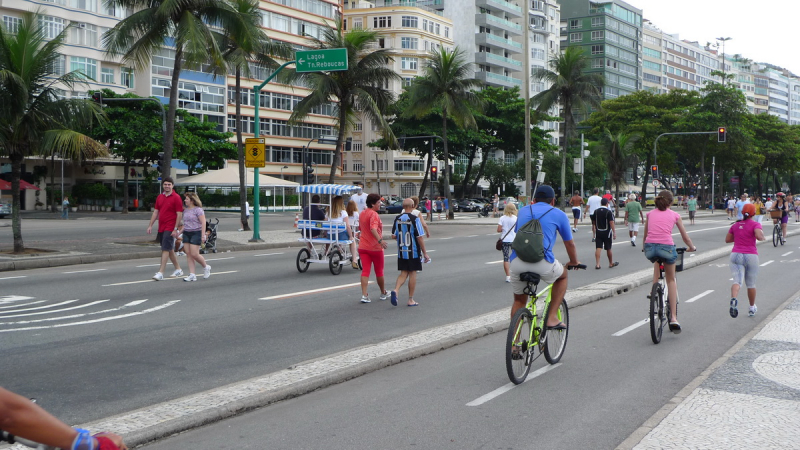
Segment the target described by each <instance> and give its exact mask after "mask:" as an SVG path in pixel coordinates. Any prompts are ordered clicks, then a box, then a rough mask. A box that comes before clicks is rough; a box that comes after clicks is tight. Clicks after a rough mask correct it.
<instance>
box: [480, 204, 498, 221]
mask: <svg viewBox="0 0 800 450" xmlns="http://www.w3.org/2000/svg"><path fill="white" fill-rule="evenodd" d="M492 211H494V205H492V203H491V202H487V203H486V204H484V205H483V209H482V210H480V211H478V217H489V214H491V213H492Z"/></svg>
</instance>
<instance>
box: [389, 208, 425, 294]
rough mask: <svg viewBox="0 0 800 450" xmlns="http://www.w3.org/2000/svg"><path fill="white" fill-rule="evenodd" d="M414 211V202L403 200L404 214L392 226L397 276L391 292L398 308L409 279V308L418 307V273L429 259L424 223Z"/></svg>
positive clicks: (396, 218)
mask: <svg viewBox="0 0 800 450" xmlns="http://www.w3.org/2000/svg"><path fill="white" fill-rule="evenodd" d="M413 210H414V200H412V199H410V198H407V199H405V200H403V213H402V214H400V215H398V216H397V217H395V219H394V223H393V224H392V239H397V270H399V271H400V275H398V276H397V281H396V282H395V285H394V289H393V290H392V292H391V300H392V305H394V306H397V291H398V290H400V288H401V287H402V286H403V283H405V282H406V279H408V306H417V305H419V303H417V302H415V301H414V290H415V289H416V287H417V272H418V271H420V270H422V258H425V259H426V260H427V259H428V253H427V252H426V251H425V242H424V241H423V238H424V237H425V229H424V228H423V227H422V221H421V220H420V219H419V217H417V216H415V215H414V214H412V213H411V212H412V211H413Z"/></svg>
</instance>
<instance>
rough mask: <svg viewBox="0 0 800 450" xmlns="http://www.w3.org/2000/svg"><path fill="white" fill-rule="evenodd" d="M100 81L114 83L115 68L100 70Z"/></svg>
mask: <svg viewBox="0 0 800 450" xmlns="http://www.w3.org/2000/svg"><path fill="white" fill-rule="evenodd" d="M100 81H101V82H103V83H108V84H114V69H105V68H104V69H102V70H101V71H100Z"/></svg>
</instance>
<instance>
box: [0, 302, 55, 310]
mask: <svg viewBox="0 0 800 450" xmlns="http://www.w3.org/2000/svg"><path fill="white" fill-rule="evenodd" d="M44 302H45V300H38V301H35V302H30V303H23V304H21V305H9V306H0V309H7V308H19V307H21V306H28V305H37V304H39V303H44ZM0 304H2V303H0Z"/></svg>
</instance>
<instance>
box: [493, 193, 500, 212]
mask: <svg viewBox="0 0 800 450" xmlns="http://www.w3.org/2000/svg"><path fill="white" fill-rule="evenodd" d="M499 208H500V197H498V196H497V194H494V196H492V217H497V216H498V215H499Z"/></svg>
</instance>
